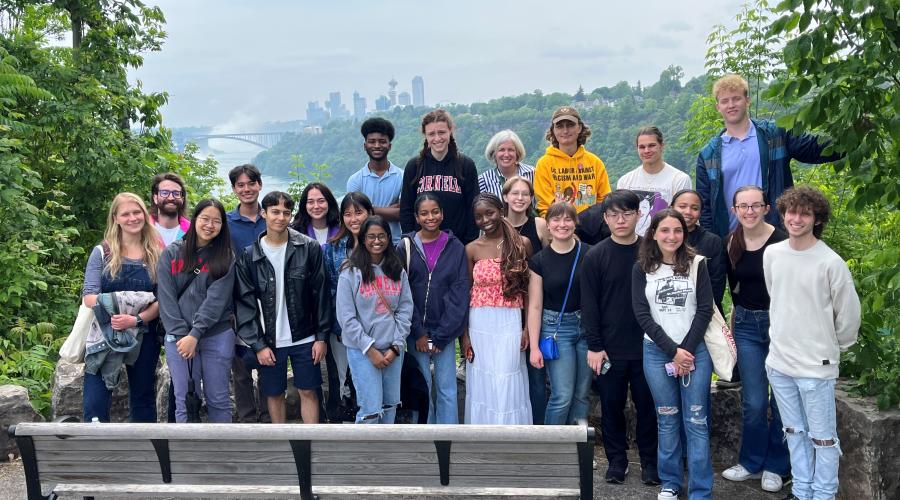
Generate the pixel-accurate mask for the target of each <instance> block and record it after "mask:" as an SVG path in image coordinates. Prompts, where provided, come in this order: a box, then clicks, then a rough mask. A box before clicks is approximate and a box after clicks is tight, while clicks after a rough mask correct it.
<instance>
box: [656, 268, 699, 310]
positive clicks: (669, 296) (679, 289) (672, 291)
mask: <svg viewBox="0 0 900 500" xmlns="http://www.w3.org/2000/svg"><path fill="white" fill-rule="evenodd" d="M691 289H692V287H691V280H690V279H689V278H688V277H687V276H669V277H667V278H661V279H659V280H656V297H655V302H656V304H657V309H658V310H659V312H661V313H678V312H681V311H684V308H685V305H686V304H687V297H688V295H689V294H690V293H691Z"/></svg>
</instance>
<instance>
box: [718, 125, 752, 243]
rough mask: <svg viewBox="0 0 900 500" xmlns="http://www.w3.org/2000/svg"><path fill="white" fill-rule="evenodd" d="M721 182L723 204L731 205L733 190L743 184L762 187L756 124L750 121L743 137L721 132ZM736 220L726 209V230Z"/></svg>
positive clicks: (733, 226)
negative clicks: (723, 195)
mask: <svg viewBox="0 0 900 500" xmlns="http://www.w3.org/2000/svg"><path fill="white" fill-rule="evenodd" d="M722 182H723V187H724V188H725V193H724V194H725V205H726V206H729V207H730V206H731V205H732V203H731V202H732V200H734V192H735V191H737V190H738V189H740V188H742V187H744V186H749V185H753V186H759V187H762V169H761V168H760V165H759V141H757V139H756V126H755V125H753V122H750V129H749V130H747V136H746V137H744V138H743V139H739V138H737V137H733V136H730V135H728V132H725V133H724V134H722ZM737 224H738V221H737V217H736V216H735V215H734V212H733V211H732V210H731V209H729V210H728V230H729V231H734V228H736V227H737Z"/></svg>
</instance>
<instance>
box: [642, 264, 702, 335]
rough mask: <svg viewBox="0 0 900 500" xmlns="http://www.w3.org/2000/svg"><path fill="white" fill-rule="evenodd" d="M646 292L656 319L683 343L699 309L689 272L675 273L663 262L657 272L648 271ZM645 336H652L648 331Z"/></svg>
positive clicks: (695, 290) (668, 332) (695, 288)
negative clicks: (679, 274)
mask: <svg viewBox="0 0 900 500" xmlns="http://www.w3.org/2000/svg"><path fill="white" fill-rule="evenodd" d="M644 293H645V294H646V295H647V302H648V303H649V304H650V315H651V316H653V321H655V322H656V323H657V324H658V325H659V326H661V327H662V329H663V330H665V332H666V335H668V336H669V338H671V339H672V341H674V342H675V343H676V344H680V343H681V341H682V340H684V338H685V337H686V336H687V333H688V330H690V329H691V323H693V322H694V314H696V312H697V287H696V286H695V285H694V282H693V281H692V280H691V278H690V276H676V275H675V273H673V272H672V266H671V265H668V264H660V266H659V269H657V270H656V272H653V273H650V274H647V286H646V287H645V288H644ZM644 338H645V339H647V340H650V341H652V340H653V339H651V338H650V336H648V335H647V334H644Z"/></svg>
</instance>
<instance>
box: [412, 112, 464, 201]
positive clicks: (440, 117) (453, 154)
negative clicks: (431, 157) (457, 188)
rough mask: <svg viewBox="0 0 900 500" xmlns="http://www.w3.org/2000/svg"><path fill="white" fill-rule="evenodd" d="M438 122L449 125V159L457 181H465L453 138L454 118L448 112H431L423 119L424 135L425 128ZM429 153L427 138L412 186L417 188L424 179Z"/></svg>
mask: <svg viewBox="0 0 900 500" xmlns="http://www.w3.org/2000/svg"><path fill="white" fill-rule="evenodd" d="M436 122H444V123H446V124H447V128H449V129H450V144H448V145H447V158H448V159H449V160H450V161H452V162H453V173H454V175H455V176H456V178H457V179H459V180H460V181H462V180H464V179H465V177H464V176H463V173H462V164H461V162H460V161H459V148H458V147H457V145H456V138H455V137H454V136H453V130H454V128H455V126H454V125H453V117H451V116H450V113H448V112H447V111H446V110H444V109H442V108H439V109H436V110H434V111H431V112H429V113H428V114H426V115H425V116H423V117H422V135H425V126H426V125H429V124H431V123H436ZM427 152H428V138H427V137H426V138H425V139H424V140H423V142H422V149H421V150H420V151H419V156H418V157H416V175H415V176H414V177H413V180H412V185H413V186H417V185H418V184H419V179H421V178H422V173H423V172H424V170H425V153H427Z"/></svg>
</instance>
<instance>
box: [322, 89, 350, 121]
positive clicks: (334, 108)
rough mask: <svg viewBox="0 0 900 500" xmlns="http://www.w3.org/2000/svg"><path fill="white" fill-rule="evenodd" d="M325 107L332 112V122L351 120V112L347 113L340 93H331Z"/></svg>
mask: <svg viewBox="0 0 900 500" xmlns="http://www.w3.org/2000/svg"><path fill="white" fill-rule="evenodd" d="M325 107H326V108H328V110H329V111H331V119H332V120H346V119H348V118H350V112H349V111H347V108H346V107H344V105H343V103H341V93H340V92H331V93H329V94H328V101H326V102H325Z"/></svg>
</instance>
